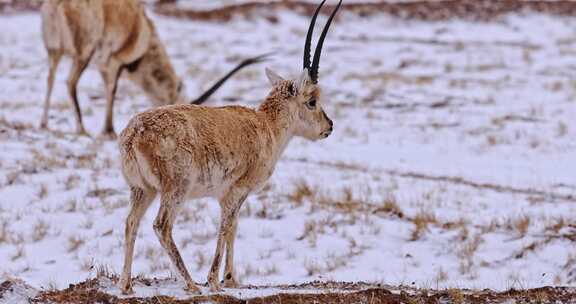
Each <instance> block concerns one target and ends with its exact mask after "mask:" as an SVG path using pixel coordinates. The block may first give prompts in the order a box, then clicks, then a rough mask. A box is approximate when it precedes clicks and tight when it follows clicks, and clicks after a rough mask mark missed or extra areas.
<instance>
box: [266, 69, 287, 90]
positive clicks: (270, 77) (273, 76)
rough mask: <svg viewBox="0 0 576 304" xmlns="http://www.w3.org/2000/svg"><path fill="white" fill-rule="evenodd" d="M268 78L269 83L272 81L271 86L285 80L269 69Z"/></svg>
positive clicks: (267, 70)
mask: <svg viewBox="0 0 576 304" xmlns="http://www.w3.org/2000/svg"><path fill="white" fill-rule="evenodd" d="M266 76H267V77H268V81H270V84H271V85H272V86H275V85H277V84H278V83H280V82H281V81H284V78H282V76H280V75H278V74H276V72H274V71H272V70H271V69H269V68H266Z"/></svg>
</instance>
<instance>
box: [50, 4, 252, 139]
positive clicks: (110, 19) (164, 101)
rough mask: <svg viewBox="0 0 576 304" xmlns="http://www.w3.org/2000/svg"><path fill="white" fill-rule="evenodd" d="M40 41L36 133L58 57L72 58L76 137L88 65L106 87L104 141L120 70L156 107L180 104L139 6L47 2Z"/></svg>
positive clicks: (177, 87) (174, 80)
mask: <svg viewBox="0 0 576 304" xmlns="http://www.w3.org/2000/svg"><path fill="white" fill-rule="evenodd" d="M41 15H42V34H43V35H42V37H43V40H44V45H45V47H46V50H47V52H48V60H49V65H50V67H49V72H48V80H47V86H48V90H47V92H46V99H45V102H44V113H43V115H42V122H41V125H40V126H41V128H47V127H48V110H49V108H50V95H51V94H52V87H53V85H54V74H55V72H56V68H57V67H58V63H59V62H60V59H61V58H62V56H63V55H67V56H70V57H71V58H72V68H71V70H70V74H69V78H68V83H67V84H68V93H69V95H70V99H71V102H72V105H73V107H74V111H75V116H76V132H77V133H78V134H86V131H85V129H84V125H83V123H82V112H81V110H80V105H79V103H78V97H77V94H76V87H77V85H78V81H79V80H80V76H81V75H82V73H83V72H84V70H85V69H86V67H87V66H88V63H89V62H90V61H91V60H94V61H95V63H96V64H97V65H98V66H99V70H100V74H101V75H102V79H103V80H104V84H105V86H106V120H105V125H104V130H103V135H104V136H106V137H111V138H113V137H115V133H114V126H113V119H112V116H113V108H114V95H115V93H116V87H117V84H118V78H119V77H120V74H121V72H122V71H123V70H126V71H127V72H128V77H129V78H130V79H131V80H132V81H133V82H135V83H136V84H137V85H139V86H140V87H141V88H142V89H143V90H144V91H145V92H146V94H147V95H148V96H149V97H150V98H151V100H152V102H153V103H154V104H155V105H168V104H174V103H184V102H186V101H187V98H186V96H185V93H184V91H185V90H184V89H183V83H182V80H181V79H180V77H178V76H177V75H176V73H175V71H174V68H173V67H172V64H171V63H170V59H169V58H168V56H167V54H166V50H165V48H164V45H163V44H162V41H161V40H160V37H159V36H158V33H157V32H156V29H155V27H154V23H153V22H152V20H150V18H148V16H147V15H146V12H145V10H144V7H143V5H142V4H141V3H140V2H139V1H138V0H122V1H118V0H46V1H44V3H43V5H42V8H41ZM261 59H262V57H256V58H252V59H248V60H245V61H244V62H242V63H240V64H239V65H238V66H237V67H236V68H235V69H233V70H232V71H231V72H229V73H228V74H227V75H226V76H224V77H223V78H222V79H221V80H220V81H218V82H217V83H216V84H215V85H214V86H212V88H210V89H208V91H206V93H204V94H203V95H202V96H200V97H199V98H197V99H196V100H194V101H193V102H192V103H194V104H201V103H202V102H204V101H205V100H206V99H208V97H209V96H210V95H211V94H212V93H214V92H215V91H216V90H217V89H218V87H220V86H221V85H222V84H223V83H224V82H225V81H226V80H227V79H228V78H229V77H231V76H232V75H233V74H234V73H235V72H237V71H239V70H240V69H242V68H243V67H245V66H247V65H250V64H253V63H257V62H260V61H261Z"/></svg>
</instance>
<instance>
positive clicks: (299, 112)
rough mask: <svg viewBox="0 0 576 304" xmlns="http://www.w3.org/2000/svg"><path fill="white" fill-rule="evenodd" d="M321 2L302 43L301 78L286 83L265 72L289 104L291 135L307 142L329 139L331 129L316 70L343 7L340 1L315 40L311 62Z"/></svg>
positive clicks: (276, 90)
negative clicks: (311, 48) (313, 36)
mask: <svg viewBox="0 0 576 304" xmlns="http://www.w3.org/2000/svg"><path fill="white" fill-rule="evenodd" d="M324 2H326V0H324V1H322V3H320V5H319V6H318V8H317V9H316V11H315V12H314V15H313V17H312V20H311V21H310V26H309V28H308V34H307V35H306V42H305V44H304V62H303V70H302V73H300V76H299V77H298V78H297V79H296V80H285V79H284V78H282V77H281V76H279V75H278V74H277V73H275V72H273V71H272V70H270V69H266V76H267V77H268V80H269V81H270V83H271V84H272V86H273V89H272V92H277V93H279V94H280V96H281V99H282V103H284V104H285V105H286V104H287V105H288V108H289V111H288V112H289V116H290V118H291V121H292V132H293V134H294V135H295V136H300V137H304V138H306V139H309V140H319V139H323V138H326V137H328V136H330V134H331V133H332V130H333V123H332V120H331V119H330V118H328V115H326V113H325V112H324V110H323V109H322V103H323V98H322V90H321V88H320V85H319V84H318V68H319V66H320V55H321V53H322V45H323V44H324V39H325V38H326V34H327V33H328V29H329V28H330V24H331V23H332V19H333V18H334V15H336V12H337V11H338V9H339V8H340V5H341V4H342V1H341V0H340V1H339V2H338V5H337V6H336V8H335V9H334V11H333V12H332V14H331V15H330V17H329V18H328V21H327V23H326V25H325V26H324V29H323V30H322V34H321V35H320V38H319V40H318V45H317V46H316V50H315V52H314V57H313V59H312V62H311V61H310V46H311V40H312V34H313V31H314V25H315V23H316V17H317V16H318V13H319V12H320V9H321V8H322V5H323V4H324ZM263 106H264V105H263Z"/></svg>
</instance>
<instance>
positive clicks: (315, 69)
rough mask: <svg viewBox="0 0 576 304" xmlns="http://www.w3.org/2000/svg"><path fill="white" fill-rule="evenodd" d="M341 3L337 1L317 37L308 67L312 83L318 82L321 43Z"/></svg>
mask: <svg viewBox="0 0 576 304" xmlns="http://www.w3.org/2000/svg"><path fill="white" fill-rule="evenodd" d="M341 4H342V0H340V1H339V2H338V5H336V8H335V9H334V11H333V12H332V14H331V15H330V18H328V22H326V25H325V26H324V29H323V30H322V34H321V35H320V39H318V45H316V51H315V52H314V60H313V61H312V67H311V68H310V79H311V80H312V82H313V83H318V68H319V66H320V54H322V45H323V44H324V38H326V34H328V29H329V28H330V24H331V23H332V19H334V16H335V15H336V12H337V11H338V9H339V8H340V5H341Z"/></svg>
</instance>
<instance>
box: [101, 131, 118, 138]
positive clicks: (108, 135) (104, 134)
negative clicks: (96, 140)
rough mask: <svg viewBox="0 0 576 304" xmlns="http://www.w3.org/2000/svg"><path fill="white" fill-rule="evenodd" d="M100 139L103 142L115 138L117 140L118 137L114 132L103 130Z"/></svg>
mask: <svg viewBox="0 0 576 304" xmlns="http://www.w3.org/2000/svg"><path fill="white" fill-rule="evenodd" d="M100 138H101V139H104V140H116V138H118V136H117V135H116V132H114V131H107V130H104V131H103V132H102V134H100Z"/></svg>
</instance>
